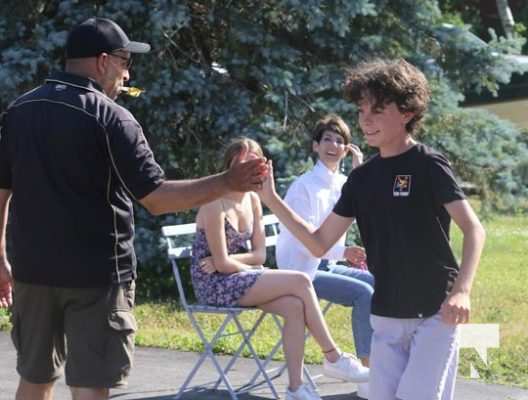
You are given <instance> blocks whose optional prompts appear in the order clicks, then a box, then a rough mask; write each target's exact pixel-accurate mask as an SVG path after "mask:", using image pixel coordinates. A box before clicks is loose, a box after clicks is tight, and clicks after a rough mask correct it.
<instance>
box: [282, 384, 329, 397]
mask: <svg viewBox="0 0 528 400" xmlns="http://www.w3.org/2000/svg"><path fill="white" fill-rule="evenodd" d="M286 400H322V399H321V397H319V394H318V393H317V391H316V390H315V389H314V388H312V387H311V386H310V385H307V384H306V383H303V384H302V385H301V386H299V387H298V388H297V390H296V391H295V392H292V391H290V389H288V390H287V391H286Z"/></svg>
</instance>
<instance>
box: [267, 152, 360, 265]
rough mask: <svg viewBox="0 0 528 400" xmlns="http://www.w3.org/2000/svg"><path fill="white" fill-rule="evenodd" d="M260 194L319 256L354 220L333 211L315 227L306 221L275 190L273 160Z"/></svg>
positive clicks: (292, 230) (323, 253)
mask: <svg viewBox="0 0 528 400" xmlns="http://www.w3.org/2000/svg"><path fill="white" fill-rule="evenodd" d="M258 194H259V196H260V198H261V200H262V202H263V203H264V204H266V206H268V208H269V209H270V210H271V211H272V212H273V213H274V214H275V216H276V217H277V218H278V220H279V221H280V222H281V223H282V224H283V225H284V226H286V228H288V230H289V231H290V232H291V233H292V235H293V236H295V237H296V238H297V239H298V240H300V241H301V242H302V244H304V246H306V248H307V249H308V250H310V252H311V253H312V254H313V255H314V256H315V257H317V258H321V257H322V256H324V255H325V253H326V252H327V251H328V249H330V247H332V246H333V245H334V244H335V243H336V242H337V241H338V240H339V238H340V237H341V236H343V234H344V233H345V232H346V230H347V229H348V227H349V226H350V224H351V223H352V220H353V219H352V218H346V217H341V216H339V215H337V214H336V213H334V212H331V213H330V215H328V217H327V218H326V219H325V220H324V222H323V223H322V225H321V226H320V227H319V228H317V229H314V227H313V226H312V225H311V224H309V223H307V222H306V221H304V220H303V219H302V218H301V217H299V216H298V215H297V214H296V213H295V212H294V211H293V210H292V209H291V208H290V207H288V205H287V204H286V203H285V202H284V201H283V200H282V199H281V198H280V196H279V195H278V194H277V192H276V191H275V182H274V179H273V168H272V166H271V162H269V174H268V178H267V179H266V181H265V182H264V185H263V188H262V190H260V191H259V192H258Z"/></svg>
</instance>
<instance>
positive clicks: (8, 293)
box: [0, 259, 13, 308]
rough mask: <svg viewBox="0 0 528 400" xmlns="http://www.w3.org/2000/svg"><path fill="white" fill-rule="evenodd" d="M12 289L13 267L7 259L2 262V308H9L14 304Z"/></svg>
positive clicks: (0, 268) (0, 273) (0, 266)
mask: <svg viewBox="0 0 528 400" xmlns="http://www.w3.org/2000/svg"><path fill="white" fill-rule="evenodd" d="M12 289H13V278H12V277H11V265H9V262H8V261H7V260H5V259H3V260H0V308H7V307H9V306H10V305H11V304H12V303H13V292H12Z"/></svg>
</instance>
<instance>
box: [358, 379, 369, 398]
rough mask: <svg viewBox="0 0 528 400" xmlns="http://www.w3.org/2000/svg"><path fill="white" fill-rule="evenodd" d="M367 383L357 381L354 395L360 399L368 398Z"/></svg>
mask: <svg viewBox="0 0 528 400" xmlns="http://www.w3.org/2000/svg"><path fill="white" fill-rule="evenodd" d="M368 396H369V384H368V382H362V383H358V385H357V392H356V397H357V398H358V399H361V400H368Z"/></svg>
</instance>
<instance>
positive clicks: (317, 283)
mask: <svg viewBox="0 0 528 400" xmlns="http://www.w3.org/2000/svg"><path fill="white" fill-rule="evenodd" d="M313 286H314V288H315V292H316V293H317V297H319V298H320V299H324V300H328V301H330V302H332V303H336V304H341V305H343V306H347V307H352V333H353V335H354V342H355V345H356V354H357V356H358V357H368V356H369V354H370V342H371V339H372V328H371V326H370V302H371V299H372V294H373V293H374V277H373V276H372V274H371V273H370V272H368V271H364V270H361V269H357V268H350V267H346V266H344V265H335V264H334V265H327V263H325V262H322V263H321V265H320V266H319V269H318V270H317V272H316V273H315V277H314V279H313Z"/></svg>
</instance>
